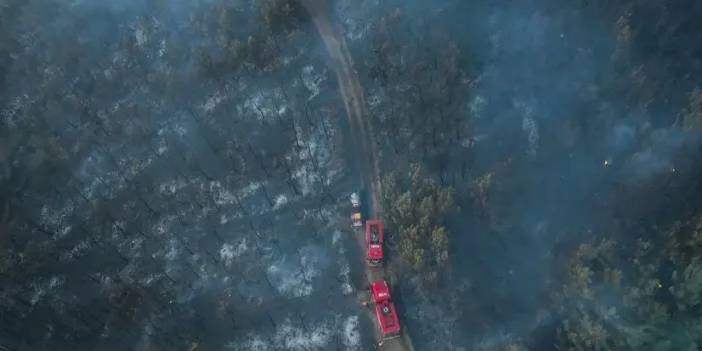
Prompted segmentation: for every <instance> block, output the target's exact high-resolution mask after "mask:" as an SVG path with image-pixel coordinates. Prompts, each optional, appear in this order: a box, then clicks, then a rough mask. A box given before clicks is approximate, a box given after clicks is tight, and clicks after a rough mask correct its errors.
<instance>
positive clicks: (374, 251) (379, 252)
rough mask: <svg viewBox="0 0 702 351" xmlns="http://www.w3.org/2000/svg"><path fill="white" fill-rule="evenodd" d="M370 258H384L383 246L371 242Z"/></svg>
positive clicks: (369, 248) (369, 247)
mask: <svg viewBox="0 0 702 351" xmlns="http://www.w3.org/2000/svg"><path fill="white" fill-rule="evenodd" d="M368 258H369V259H371V260H380V259H382V258H383V247H382V246H380V245H378V244H370V245H369V246H368Z"/></svg>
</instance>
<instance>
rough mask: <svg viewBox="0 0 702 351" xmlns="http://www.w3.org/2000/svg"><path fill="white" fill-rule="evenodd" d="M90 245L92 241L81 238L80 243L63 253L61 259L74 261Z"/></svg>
mask: <svg viewBox="0 0 702 351" xmlns="http://www.w3.org/2000/svg"><path fill="white" fill-rule="evenodd" d="M89 247H90V241H89V240H88V239H85V240H81V241H80V242H79V243H78V244H76V245H75V246H73V248H71V249H70V250H68V251H66V252H64V253H62V254H61V256H60V259H61V261H72V260H74V259H76V258H78V257H80V256H81V255H82V253H83V252H85V250H87V249H88V248H89Z"/></svg>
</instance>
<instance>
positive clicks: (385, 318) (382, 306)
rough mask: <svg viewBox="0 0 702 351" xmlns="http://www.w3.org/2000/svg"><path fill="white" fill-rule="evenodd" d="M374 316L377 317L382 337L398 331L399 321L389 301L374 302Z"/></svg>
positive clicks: (393, 306)
mask: <svg viewBox="0 0 702 351" xmlns="http://www.w3.org/2000/svg"><path fill="white" fill-rule="evenodd" d="M375 316H376V318H378V323H379V324H380V331H381V332H382V333H383V337H385V336H388V335H390V334H395V333H398V332H399V331H400V321H399V319H397V311H396V310H395V305H394V304H393V303H392V302H391V301H383V302H381V303H378V304H375Z"/></svg>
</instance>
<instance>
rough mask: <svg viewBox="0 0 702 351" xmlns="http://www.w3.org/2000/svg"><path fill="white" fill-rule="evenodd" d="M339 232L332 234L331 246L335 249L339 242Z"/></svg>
mask: <svg viewBox="0 0 702 351" xmlns="http://www.w3.org/2000/svg"><path fill="white" fill-rule="evenodd" d="M341 235H342V234H341V231H340V230H338V229H337V230H335V231H334V234H332V246H334V247H337V245H339V243H340V242H341Z"/></svg>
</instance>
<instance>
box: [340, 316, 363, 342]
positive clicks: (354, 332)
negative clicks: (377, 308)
mask: <svg viewBox="0 0 702 351" xmlns="http://www.w3.org/2000/svg"><path fill="white" fill-rule="evenodd" d="M342 330H343V332H344V333H343V338H342V339H341V342H342V343H343V344H344V346H346V349H347V350H359V349H360V347H361V332H360V330H359V329H358V316H350V317H347V318H346V319H345V320H344V323H343V327H342Z"/></svg>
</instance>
